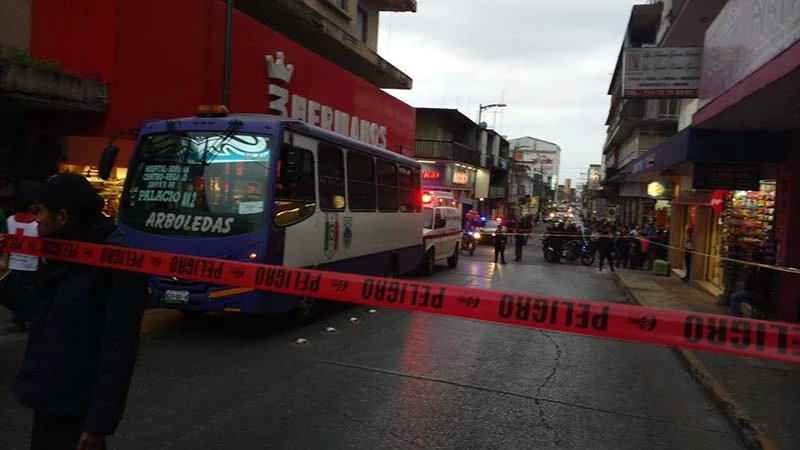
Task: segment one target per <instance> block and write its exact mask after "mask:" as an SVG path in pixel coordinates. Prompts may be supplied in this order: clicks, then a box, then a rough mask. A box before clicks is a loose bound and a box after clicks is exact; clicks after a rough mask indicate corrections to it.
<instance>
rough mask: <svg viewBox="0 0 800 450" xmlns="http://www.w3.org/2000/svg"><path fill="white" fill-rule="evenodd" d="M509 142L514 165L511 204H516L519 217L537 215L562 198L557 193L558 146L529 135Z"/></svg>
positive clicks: (559, 159) (510, 184)
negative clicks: (512, 200)
mask: <svg viewBox="0 0 800 450" xmlns="http://www.w3.org/2000/svg"><path fill="white" fill-rule="evenodd" d="M509 142H510V144H511V148H512V151H513V165H514V167H513V170H512V172H511V175H512V177H511V180H510V183H509V191H510V197H509V198H512V197H513V198H514V202H513V203H515V204H516V205H519V206H518V208H519V213H520V214H523V215H524V214H533V215H540V214H541V213H542V212H543V210H544V209H545V208H546V207H547V206H548V204H549V203H550V202H552V201H555V200H557V199H558V197H559V195H562V196H563V194H559V193H558V192H559V191H558V173H559V169H560V166H561V147H559V146H558V144H555V143H552V142H549V141H545V140H543V139H538V138H534V137H530V136H525V137H521V138H517V139H511V140H510V141H509ZM562 191H563V188H562Z"/></svg>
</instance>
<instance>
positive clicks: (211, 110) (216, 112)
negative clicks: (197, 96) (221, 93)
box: [197, 105, 230, 117]
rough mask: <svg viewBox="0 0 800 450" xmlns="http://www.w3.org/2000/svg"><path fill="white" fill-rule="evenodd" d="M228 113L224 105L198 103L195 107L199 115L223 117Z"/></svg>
mask: <svg viewBox="0 0 800 450" xmlns="http://www.w3.org/2000/svg"><path fill="white" fill-rule="evenodd" d="M228 114H230V111H228V107H227V106H225V105H200V106H198V107H197V115H198V116H199V117H225V116H227V115H228Z"/></svg>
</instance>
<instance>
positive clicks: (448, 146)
mask: <svg viewBox="0 0 800 450" xmlns="http://www.w3.org/2000/svg"><path fill="white" fill-rule="evenodd" d="M416 147H417V148H416V157H417V158H430V159H444V160H449V161H458V162H462V163H465V164H471V165H473V166H476V167H477V166H480V165H481V152H479V151H478V150H476V149H474V148H472V147H469V146H467V145H464V144H462V143H460V142H455V141H438V140H431V139H417V144H416Z"/></svg>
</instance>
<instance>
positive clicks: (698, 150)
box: [624, 127, 788, 179]
mask: <svg viewBox="0 0 800 450" xmlns="http://www.w3.org/2000/svg"><path fill="white" fill-rule="evenodd" d="M787 138H788V136H787V135H786V134H783V133H768V132H756V131H742V132H734V131H715V130H699V129H696V128H692V127H690V128H686V129H684V130H683V131H681V132H680V133H678V134H676V135H675V136H672V137H671V138H670V139H668V140H667V141H665V142H663V143H661V144H659V145H657V146H655V147H653V148H652V149H650V150H649V151H648V152H647V153H645V154H643V155H642V156H640V157H639V158H637V159H636V160H634V161H633V162H632V163H630V164H629V165H628V167H626V169H625V170H624V171H625V172H626V173H627V177H626V178H628V179H631V177H633V178H635V179H644V178H646V177H647V176H650V175H659V174H660V173H661V172H662V171H664V170H667V169H670V168H672V167H675V166H677V165H679V164H682V163H685V162H728V163H730V162H741V163H766V164H770V163H778V162H780V161H782V160H783V159H784V155H785V148H786V142H787V141H786V139H787Z"/></svg>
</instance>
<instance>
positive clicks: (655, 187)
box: [647, 181, 672, 199]
mask: <svg viewBox="0 0 800 450" xmlns="http://www.w3.org/2000/svg"><path fill="white" fill-rule="evenodd" d="M647 196H648V197H651V198H655V199H669V198H671V197H672V183H670V182H668V181H653V182H651V183H648V185H647Z"/></svg>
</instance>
